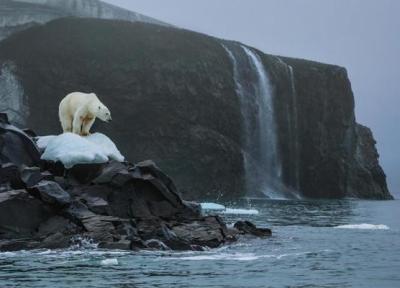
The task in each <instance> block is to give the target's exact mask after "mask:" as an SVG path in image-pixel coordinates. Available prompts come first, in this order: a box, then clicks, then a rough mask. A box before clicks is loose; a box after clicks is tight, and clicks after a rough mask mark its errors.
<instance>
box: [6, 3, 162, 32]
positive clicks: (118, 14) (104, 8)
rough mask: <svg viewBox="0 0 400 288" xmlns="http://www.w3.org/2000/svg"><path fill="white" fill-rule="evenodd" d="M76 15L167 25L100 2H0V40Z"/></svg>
mask: <svg viewBox="0 0 400 288" xmlns="http://www.w3.org/2000/svg"><path fill="white" fill-rule="evenodd" d="M68 16H76V17H91V18H101V19H119V20H126V21H131V22H136V21H139V22H146V23H154V24H158V25H167V24H165V23H163V22H161V21H158V20H156V19H153V18H151V17H147V16H145V15H142V14H139V13H136V12H132V11H129V10H125V9H122V8H119V7H116V6H114V5H110V4H108V3H104V2H102V1H99V0H1V1H0V40H1V39H4V38H6V37H7V36H9V35H11V34H12V33H14V32H16V31H19V30H23V29H26V28H27V27H30V26H33V25H34V24H35V23H36V24H38V23H46V22H48V21H50V20H53V19H57V18H61V17H68Z"/></svg>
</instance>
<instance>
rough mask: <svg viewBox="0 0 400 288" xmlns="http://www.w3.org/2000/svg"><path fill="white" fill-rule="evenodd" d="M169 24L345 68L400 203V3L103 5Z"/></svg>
mask: <svg viewBox="0 0 400 288" xmlns="http://www.w3.org/2000/svg"><path fill="white" fill-rule="evenodd" d="M106 2H109V3H112V4H115V5H118V6H121V7H124V8H128V9H130V10H133V11H136V12H139V13H142V14H145V15H148V16H152V17H154V18H157V19H159V20H163V21H165V22H168V23H170V24H173V25H176V26H179V27H182V28H187V29H191V30H194V31H199V32H202V33H206V34H209V35H213V36H217V37H220V38H225V39H231V40H238V41H241V42H244V43H246V44H248V45H251V46H253V47H256V48H259V49H260V50H262V51H264V52H266V53H271V54H277V55H284V56H291V57H299V58H305V59H311V60H316V61H321V62H325V63H332V64H338V65H341V66H345V67H346V68H347V70H348V74H349V77H350V80H351V82H352V88H353V91H354V95H355V99H356V117H357V120H358V122H359V123H361V124H364V125H367V126H369V127H370V128H372V130H373V132H374V135H375V138H376V140H377V142H378V150H379V152H380V155H381V164H382V166H383V168H384V170H385V172H386V174H387V176H388V183H389V189H390V191H391V193H393V194H397V195H398V196H400V172H399V170H400V153H399V152H398V148H397V147H398V143H399V142H400V133H399V132H400V129H399V127H398V126H400V116H399V113H398V112H397V107H398V105H399V103H400V88H399V87H400V86H399V84H398V82H399V81H400V77H399V73H398V70H397V69H398V67H399V66H400V56H399V54H398V53H399V52H400V17H399V12H400V1H397V0H330V1H328V0H326V1H321V0H246V1H244V0H107V1H106Z"/></svg>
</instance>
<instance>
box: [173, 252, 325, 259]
mask: <svg viewBox="0 0 400 288" xmlns="http://www.w3.org/2000/svg"><path fill="white" fill-rule="evenodd" d="M317 252H325V251H317ZM310 253H312V252H309V251H304V252H296V253H283V254H264V255H259V254H255V253H218V254H209V253H206V254H200V255H190V256H183V257H170V258H169V259H172V260H186V261H204V260H215V261H254V260H258V259H267V258H273V259H277V260H280V259H282V258H285V257H301V256H304V255H307V254H310Z"/></svg>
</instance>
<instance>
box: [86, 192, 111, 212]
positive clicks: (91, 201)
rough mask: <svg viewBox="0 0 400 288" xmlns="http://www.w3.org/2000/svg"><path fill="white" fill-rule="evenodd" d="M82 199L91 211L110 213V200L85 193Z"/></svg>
mask: <svg viewBox="0 0 400 288" xmlns="http://www.w3.org/2000/svg"><path fill="white" fill-rule="evenodd" d="M80 199H81V200H83V202H84V203H85V204H86V206H87V207H88V208H89V210H90V211H92V212H94V213H96V214H102V215H108V214H109V213H110V208H109V204H108V202H107V201H105V200H104V199H103V198H101V197H92V196H89V195H87V194H83V195H82V196H81V198H80Z"/></svg>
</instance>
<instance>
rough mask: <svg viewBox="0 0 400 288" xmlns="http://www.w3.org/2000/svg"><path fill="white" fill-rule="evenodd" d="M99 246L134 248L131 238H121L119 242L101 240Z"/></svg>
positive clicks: (103, 247)
mask: <svg viewBox="0 0 400 288" xmlns="http://www.w3.org/2000/svg"><path fill="white" fill-rule="evenodd" d="M98 247H99V248H102V249H118V250H132V244H131V241H129V240H121V241H118V242H100V243H99V246H98ZM141 248H144V247H141Z"/></svg>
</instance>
